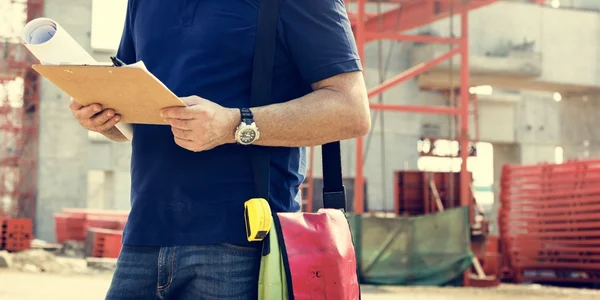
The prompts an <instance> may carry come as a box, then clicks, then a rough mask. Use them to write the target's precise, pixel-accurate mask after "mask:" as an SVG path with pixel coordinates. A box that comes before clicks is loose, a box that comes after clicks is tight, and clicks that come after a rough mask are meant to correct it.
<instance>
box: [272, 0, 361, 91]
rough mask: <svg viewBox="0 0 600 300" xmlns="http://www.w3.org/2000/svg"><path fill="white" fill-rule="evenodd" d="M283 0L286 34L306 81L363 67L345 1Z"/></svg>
mask: <svg viewBox="0 0 600 300" xmlns="http://www.w3.org/2000/svg"><path fill="white" fill-rule="evenodd" d="M281 1H283V2H282V7H281V11H280V19H281V23H282V28H283V36H284V38H285V42H286V45H287V47H288V51H289V53H290V55H291V57H292V60H293V61H294V63H295V65H296V66H297V68H298V70H299V71H300V73H301V76H302V77H303V79H304V80H305V81H306V82H307V83H309V84H312V83H315V82H318V81H321V80H323V79H326V78H329V77H332V76H335V75H338V74H340V73H346V72H353V71H361V70H362V69H361V64H360V58H359V56H358V51H357V49H356V42H355V41H354V35H353V34H352V28H351V25H350V21H349V19H348V14H347V13H346V8H345V6H344V1H343V0H300V1H298V0H281Z"/></svg>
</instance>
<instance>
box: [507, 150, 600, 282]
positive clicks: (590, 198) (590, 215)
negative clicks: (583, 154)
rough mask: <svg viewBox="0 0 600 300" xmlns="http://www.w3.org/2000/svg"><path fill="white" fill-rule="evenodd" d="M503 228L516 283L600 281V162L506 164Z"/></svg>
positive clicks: (509, 261)
mask: <svg viewBox="0 0 600 300" xmlns="http://www.w3.org/2000/svg"><path fill="white" fill-rule="evenodd" d="M501 184H502V192H501V194H500V201H501V209H500V212H499V220H498V221H499V226H500V235H501V239H502V240H501V245H502V248H503V249H502V250H503V255H505V256H506V261H505V263H506V264H507V267H508V269H509V270H510V271H511V272H510V275H511V277H512V278H511V279H512V280H514V281H516V282H524V281H533V282H578V283H586V282H587V283H599V282H600V160H588V161H575V162H567V163H564V164H560V165H535V166H517V165H514V166H513V165H506V166H504V168H503V170H502V183H501Z"/></svg>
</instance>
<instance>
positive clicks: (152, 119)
mask: <svg viewBox="0 0 600 300" xmlns="http://www.w3.org/2000/svg"><path fill="white" fill-rule="evenodd" d="M32 68H33V69H34V70H35V71H36V72H38V73H39V74H40V75H42V76H43V77H45V78H46V79H48V80H49V81H50V82H52V83H53V84H54V85H56V86H57V87H58V88H60V89H61V90H63V91H64V92H65V93H67V94H68V95H69V96H71V97H73V98H74V99H75V100H76V101H77V102H78V103H79V104H81V105H90V104H93V103H99V104H101V105H102V107H103V108H112V109H114V110H115V111H116V113H118V114H120V115H121V120H120V121H119V122H123V123H131V124H166V123H165V121H164V119H163V118H162V117H161V116H160V110H161V109H162V108H165V107H173V106H179V107H185V106H186V104H185V103H184V102H183V101H181V100H180V99H179V98H178V97H177V96H176V95H175V94H174V93H173V92H172V91H171V90H169V89H168V88H167V87H166V86H165V85H164V84H163V83H162V82H160V81H159V80H158V79H157V78H156V77H155V76H154V75H152V74H151V73H150V72H148V71H147V70H146V69H142V68H136V67H129V66H124V67H115V66H112V65H99V66H98V65H40V64H35V65H33V66H32Z"/></svg>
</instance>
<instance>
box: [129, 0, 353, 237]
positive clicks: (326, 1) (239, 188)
mask: <svg viewBox="0 0 600 300" xmlns="http://www.w3.org/2000/svg"><path fill="white" fill-rule="evenodd" d="M281 1H282V4H281V10H280V20H279V24H278V28H277V35H278V38H277V47H276V54H275V70H274V81H273V99H272V103H280V102H285V101H289V100H293V99H295V98H299V97H302V96H304V95H306V94H308V93H310V92H311V91H312V89H311V84H312V83H314V82H317V81H320V80H323V79H326V78H328V77H331V76H334V75H337V74H340V73H343V72H352V71H359V70H361V67H360V61H359V57H358V54H357V51H356V46H355V42H354V37H353V35H352V31H351V28H350V23H349V21H348V17H347V15H346V10H345V7H344V4H343V1H342V0H302V1H296V0H281ZM258 2H259V0H235V1H233V0H177V1H167V0H153V1H140V0H129V3H128V8H127V17H126V23H125V29H124V32H123V36H122V39H121V43H120V46H119V50H118V53H117V56H118V57H119V58H120V59H121V60H123V61H124V62H125V63H128V64H130V63H134V62H136V61H139V60H142V61H144V63H145V65H146V67H147V68H148V70H149V71H150V72H151V73H153V74H154V75H155V76H156V77H157V78H158V79H159V80H161V81H162V82H163V83H164V84H165V85H166V86H167V87H168V88H169V89H171V90H172V91H173V92H174V93H175V94H176V95H177V96H180V97H184V96H190V95H197V96H200V97H203V98H205V99H208V100H210V101H213V102H216V103H218V104H220V105H222V106H224V107H229V108H240V107H249V101H250V86H251V75H252V62H253V52H254V37H255V30H256V21H257V12H258V4H259V3H258ZM142 100H143V99H142ZM323 101H327V99H323ZM297 113H298V114H302V113H303V112H301V111H298V112H297ZM257 126H258V128H259V130H260V124H257ZM133 129H134V138H133V140H132V147H133V150H132V158H131V185H132V187H131V205H132V208H131V213H130V216H129V220H128V222H127V226H126V228H125V231H124V238H123V243H124V244H126V245H138V246H144V245H146V246H167V245H198V244H207V243H234V244H246V243H247V240H246V236H245V227H244V202H245V201H246V200H248V199H250V198H252V197H254V196H255V191H256V189H255V185H254V179H253V176H252V175H253V173H252V165H251V160H250V151H249V150H250V149H249V148H248V147H247V146H242V145H235V144H228V145H223V146H219V147H216V148H214V149H212V150H209V151H203V152H198V153H195V152H192V151H189V150H186V149H183V148H181V147H180V146H178V145H177V144H175V142H174V139H173V134H172V132H171V128H170V127H169V126H167V125H134V128H133ZM298 130H302V129H301V128H298ZM231 134H233V132H232V133H231ZM304 153H305V152H304V149H303V148H295V147H294V148H287V147H273V148H272V149H271V183H270V193H271V196H270V201H271V203H272V208H273V209H274V210H276V211H286V212H288V211H298V210H299V209H300V206H299V203H298V202H297V200H295V198H297V195H298V189H299V186H300V184H301V183H302V181H303V180H304V170H305V162H304V160H305V158H304Z"/></svg>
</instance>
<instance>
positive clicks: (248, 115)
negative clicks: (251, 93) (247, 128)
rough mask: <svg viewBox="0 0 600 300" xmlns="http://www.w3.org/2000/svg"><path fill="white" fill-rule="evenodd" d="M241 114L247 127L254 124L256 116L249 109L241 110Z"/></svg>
mask: <svg viewBox="0 0 600 300" xmlns="http://www.w3.org/2000/svg"><path fill="white" fill-rule="evenodd" d="M240 113H241V115H242V117H241V120H242V123H244V124H246V125H251V124H252V123H254V115H253V114H252V111H251V110H250V109H249V108H240Z"/></svg>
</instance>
